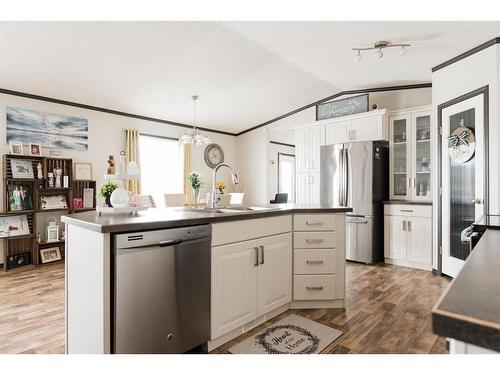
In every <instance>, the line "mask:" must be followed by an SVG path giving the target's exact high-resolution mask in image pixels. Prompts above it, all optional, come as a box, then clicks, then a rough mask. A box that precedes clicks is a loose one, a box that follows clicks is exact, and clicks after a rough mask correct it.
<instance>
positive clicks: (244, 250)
mask: <svg viewBox="0 0 500 375" xmlns="http://www.w3.org/2000/svg"><path fill="white" fill-rule="evenodd" d="M350 211H351V210H350V209H349V208H345V207H332V206H327V205H293V204H284V205H273V206H267V207H253V208H250V209H248V208H245V209H243V208H242V209H232V210H231V209H229V210H220V211H219V210H217V211H215V210H213V211H212V212H210V211H204V210H191V209H182V208H181V209H175V208H170V209H150V210H148V211H145V212H141V213H139V214H138V215H137V216H132V215H119V216H106V215H103V216H98V215H97V214H96V213H95V212H84V213H79V214H75V215H68V216H64V217H63V218H62V221H63V222H64V223H65V224H66V259H65V264H66V288H65V290H66V352H67V353H121V352H131V351H132V352H153V351H151V350H147V349H146V350H135V349H126V350H121V349H120V346H119V345H118V344H117V341H119V340H118V339H117V337H118V334H120V333H123V331H124V330H123V329H121V328H117V320H118V315H119V314H120V312H121V310H120V307H119V306H121V305H120V303H118V301H117V300H118V299H119V298H120V296H127V295H129V296H130V299H131V301H127V306H129V308H132V309H136V308H137V306H135V305H131V303H133V302H134V301H137V303H136V304H141V303H142V304H143V305H142V310H141V309H139V310H138V314H142V313H143V311H149V309H151V306H145V305H144V301H143V297H144V296H143V295H144V294H148V293H147V291H146V293H144V291H143V292H142V294H138V295H137V294H136V295H135V297H134V294H133V293H134V291H135V292H137V291H136V289H137V288H138V287H136V286H137V285H139V284H141V283H142V282H143V281H144V280H146V279H148V278H149V276H150V275H149V274H147V273H144V267H145V266H144V265H142V266H141V265H140V264H139V265H138V267H137V268H136V269H134V268H133V267H132V268H128V270H127V279H128V280H129V282H130V283H129V284H128V286H127V288H128V289H129V290H130V292H129V293H128V294H127V291H125V292H124V291H123V288H122V290H121V291H120V290H118V287H117V285H118V282H117V272H118V270H119V267H118V264H117V259H118V257H117V255H116V254H117V246H118V244H119V243H120V241H122V240H121V238H122V237H123V236H122V235H125V239H126V240H127V241H128V242H130V243H133V242H134V241H136V242H140V241H141V240H142V238H143V237H142V236H143V234H144V233H146V234H149V235H151V233H158V232H159V231H162V230H168V229H172V228H195V229H193V230H191V229H188V230H187V231H186V233H187V234H188V235H189V236H194V234H195V232H196V231H197V230H200V231H202V230H203V231H205V230H206V229H205V228H207V226H208V228H210V230H209V234H208V235H209V236H210V240H209V241H210V242H208V245H207V247H208V254H209V257H208V258H207V259H210V261H208V260H207V261H206V263H210V264H206V268H205V270H208V271H209V274H208V278H207V280H206V281H207V282H205V283H203V282H200V283H199V284H200V285H199V286H200V288H202V287H203V286H205V287H208V286H209V288H208V289H206V290H208V294H209V298H208V299H209V311H210V313H209V314H208V315H209V319H210V322H209V324H208V327H209V328H208V329H209V333H208V334H207V340H206V342H205V343H204V344H206V347H207V349H208V350H211V349H213V348H216V347H218V346H220V345H222V344H224V343H225V342H227V341H229V340H231V339H233V338H235V337H237V336H238V335H241V334H242V333H244V332H246V331H248V330H249V329H252V328H253V327H255V326H257V325H259V324H261V323H262V322H264V321H266V320H268V319H271V318H272V317H274V316H276V315H278V314H280V313H282V312H283V311H286V310H287V309H290V308H325V307H326V308H343V307H344V297H345V213H346V212H350ZM210 232H211V233H210ZM120 236H121V237H120ZM163 242H164V244H162V243H160V244H159V246H166V243H167V242H168V245H169V246H170V245H171V246H172V247H174V245H175V244H174V242H172V241H163ZM177 243H178V242H177ZM176 259H177V258H176ZM149 267H151V274H153V273H154V272H155V271H154V269H155V268H157V267H159V265H158V264H155V263H154V262H153V263H149ZM193 267H194V265H193ZM179 269H181V268H178V269H177V271H175V273H176V277H178V276H179V275H177V273H179V272H180V271H179ZM141 270H142V272H143V273H141ZM182 270H183V273H184V274H188V273H190V270H189V268H182ZM157 273H158V272H157ZM164 273H168V272H167V271H165V272H164ZM172 273H173V272H172ZM192 273H193V277H194V276H197V275H195V274H202V271H201V268H200V269H194V268H193V271H192ZM122 274H123V273H122ZM181 276H182V275H181ZM165 280H166V279H165ZM175 280H176V281H177V278H176V279H175ZM162 281H163V279H162ZM150 285H151V282H150ZM184 285H189V281H187V283H185V284H184ZM191 287H193V286H192V285H191ZM181 289H182V290H177V291H176V293H177V294H176V296H175V297H174V298H175V299H176V300H178V299H179V296H178V295H179V293H182V292H183V290H186V289H184V288H181ZM198 289H199V288H198ZM202 289H203V288H202ZM193 290H195V289H194V288H193ZM196 290H197V289H196ZM144 298H146V297H144ZM154 298H156V301H158V305H161V303H163V302H164V301H162V296H161V295H156V296H155V297H154ZM165 298H167V297H165ZM149 303H151V301H149ZM153 310H154V309H153ZM132 318H133V317H132ZM191 323H192V325H193V326H196V325H197V324H198V321H192V322H191ZM150 326H154V322H153V323H151V324H150ZM157 327H158V330H160V328H161V322H160V321H158V322H157ZM130 328H131V330H132V328H133V327H130ZM125 331H126V330H125ZM139 332H140V331H139ZM150 334H151V333H150ZM136 336H137V335H136ZM165 337H166V338H165V341H168V340H171V341H172V342H174V341H175V340H176V335H174V334H172V335H170V334H168V335H165ZM166 345H167V346H168V343H167V344H166ZM161 350H162V349H161V348H160V349H159V351H154V352H162V351H161ZM165 350H166V351H165V352H169V350H168V348H166V349H165Z"/></svg>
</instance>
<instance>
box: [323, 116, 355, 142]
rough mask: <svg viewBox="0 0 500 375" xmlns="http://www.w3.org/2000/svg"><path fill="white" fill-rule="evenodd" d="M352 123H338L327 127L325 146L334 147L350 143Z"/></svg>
mask: <svg viewBox="0 0 500 375" xmlns="http://www.w3.org/2000/svg"><path fill="white" fill-rule="evenodd" d="M350 129H351V121H350V120H349V121H336V122H333V123H330V124H326V125H325V144H327V145H334V144H339V143H347V142H349V130H350Z"/></svg>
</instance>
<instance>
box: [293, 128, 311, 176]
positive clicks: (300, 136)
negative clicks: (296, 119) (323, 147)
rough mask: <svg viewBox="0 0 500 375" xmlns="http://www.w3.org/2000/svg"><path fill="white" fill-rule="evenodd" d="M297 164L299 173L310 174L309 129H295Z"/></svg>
mask: <svg viewBox="0 0 500 375" xmlns="http://www.w3.org/2000/svg"><path fill="white" fill-rule="evenodd" d="M295 162H296V169H297V172H298V173H304V172H308V171H309V168H310V161H309V129H308V128H299V129H295Z"/></svg>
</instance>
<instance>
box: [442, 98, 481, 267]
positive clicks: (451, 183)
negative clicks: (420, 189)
mask: <svg viewBox="0 0 500 375" xmlns="http://www.w3.org/2000/svg"><path fill="white" fill-rule="evenodd" d="M483 100H484V98H483V95H477V96H474V97H472V98H470V99H466V100H464V101H462V102H459V103H457V104H454V105H451V106H448V107H445V108H443V109H442V116H441V118H442V121H441V124H442V125H441V126H442V136H441V138H440V142H441V176H442V181H441V184H442V197H441V207H442V219H441V246H442V272H443V273H444V274H446V275H449V276H452V277H454V276H456V275H457V273H458V272H459V271H460V269H461V268H462V266H463V264H464V261H465V259H467V257H468V256H469V253H470V246H469V244H468V243H467V242H464V241H463V237H462V236H461V235H462V233H463V231H464V229H466V228H467V227H469V226H470V225H471V224H472V223H473V222H474V221H475V220H477V219H479V218H480V217H481V216H482V215H483V213H484V212H485V200H487V197H486V196H485V178H486V176H485V172H484V171H485V169H484V168H485V149H484V147H485V145H484V140H485V137H484V118H483V114H484V104H483ZM457 128H461V129H459V130H458V131H457V132H456V133H458V134H459V137H458V138H459V139H458V142H459V143H458V145H459V146H462V147H463V148H462V150H463V151H464V152H465V151H467V149H468V148H469V147H470V146H474V148H475V151H474V154H473V155H472V157H470V159H468V160H464V159H462V160H459V161H456V160H455V159H452V158H451V156H450V149H451V148H452V146H453V144H454V143H453V138H452V139H449V137H450V136H452V133H453V132H454V131H455V130H456V129H457ZM464 132H466V133H468V132H472V134H473V135H474V138H475V144H474V145H471V143H469V140H470V139H468V138H467V137H464V136H463V134H464ZM464 140H465V142H464ZM462 150H460V151H461V152H462Z"/></svg>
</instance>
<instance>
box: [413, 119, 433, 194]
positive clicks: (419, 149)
mask: <svg viewBox="0 0 500 375" xmlns="http://www.w3.org/2000/svg"><path fill="white" fill-rule="evenodd" d="M410 190H411V199H412V200H415V201H431V200H432V196H431V111H430V110H429V111H421V112H415V113H412V116H411V188H410Z"/></svg>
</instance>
